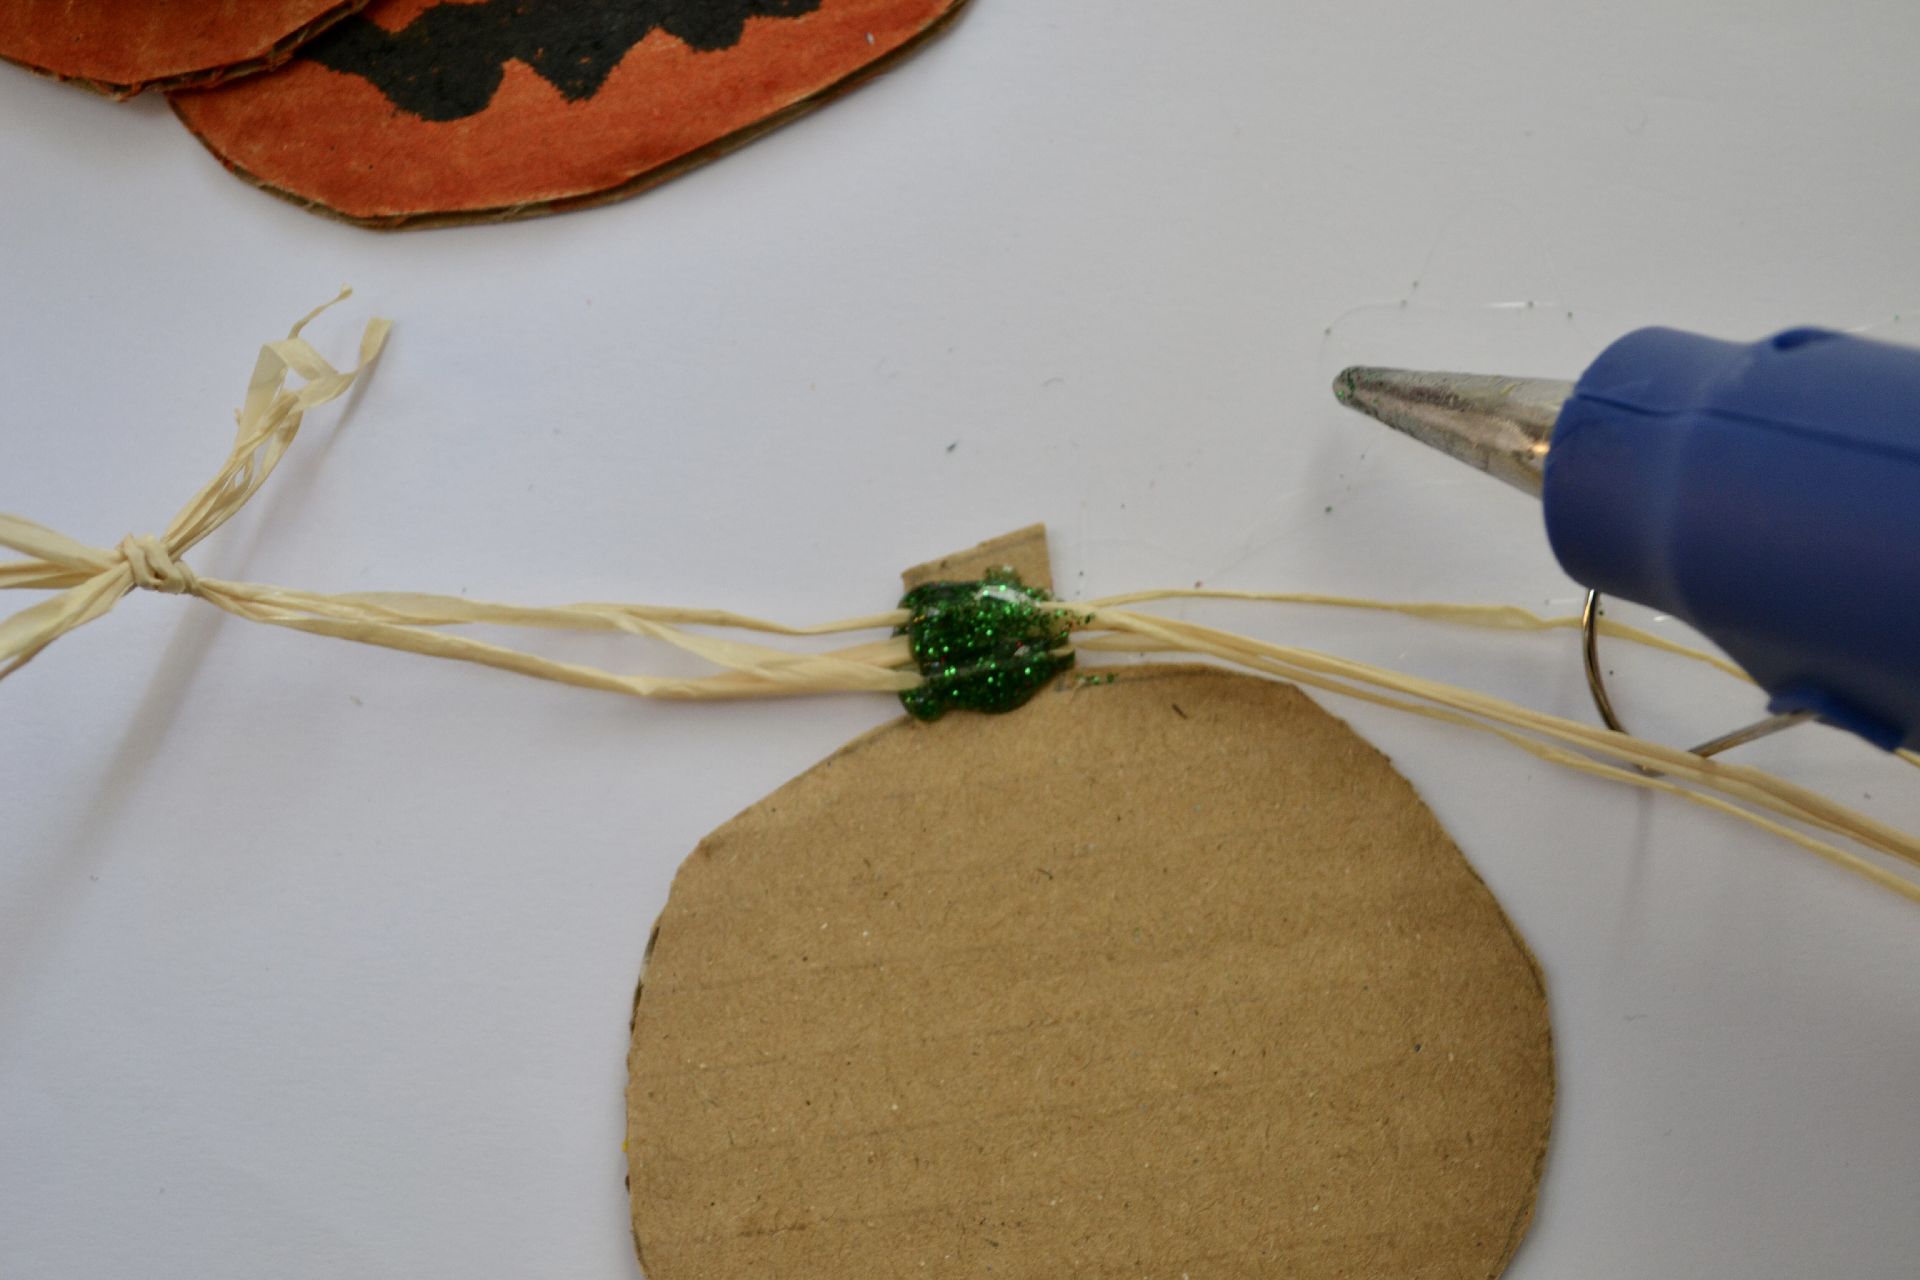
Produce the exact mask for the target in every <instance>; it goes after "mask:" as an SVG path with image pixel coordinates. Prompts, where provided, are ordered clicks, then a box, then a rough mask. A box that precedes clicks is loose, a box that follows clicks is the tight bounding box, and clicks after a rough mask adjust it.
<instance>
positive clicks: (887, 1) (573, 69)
mask: <svg viewBox="0 0 1920 1280" xmlns="http://www.w3.org/2000/svg"><path fill="white" fill-rule="evenodd" d="M963 3H964V0H645V2H644V3H627V4H609V3H608V2H607V0H596V2H594V3H584V2H583V3H579V4H564V3H561V4H554V3H548V4H541V5H529V4H525V3H524V2H523V0H379V2H378V3H376V4H374V5H373V6H372V7H371V8H369V9H368V10H367V11H366V13H364V14H362V15H360V16H358V17H356V18H353V19H352V20H350V21H348V22H344V23H342V24H340V26H338V27H336V28H335V29H334V30H332V31H331V32H329V33H328V34H327V36H326V37H325V38H323V39H321V40H318V41H315V42H314V43H313V44H311V45H309V46H308V47H306V48H304V49H302V50H301V52H300V56H299V57H297V58H296V59H294V60H293V61H292V62H291V63H290V64H288V65H287V66H286V67H285V68H283V69H282V70H280V71H278V72H275V73H274V74H273V75H271V76H266V77H257V78H254V79H252V80H249V81H246V82H243V83H239V84H234V85H231V86H226V87H223V88H220V89H215V90H211V91H207V92H196V93H185V94H178V95H175V96H174V98H173V105H174V110H175V111H176V112H177V113H178V114H179V116H180V118H181V120H183V121H184V122H185V123H186V125H187V127H188V128H189V129H191V130H192V131H193V132H194V134H195V135H196V136H198V137H199V139H200V140H201V141H202V142H203V143H205V144H206V146H207V148H208V149H209V150H211V151H212V152H213V153H214V155H215V156H217V157H219V159H220V161H221V163H222V164H224V165H226V166H227V168H228V169H230V170H232V171H233V172H234V173H236V174H238V175H239V176H240V177H242V178H244V179H246V180H247V181H249V182H252V183H254V184H256V185H258V186H260V187H263V188H265V189H266V190H268V191H271V192H273V193H275V194H276V195H280V196H283V197H285V198H287V199H289V200H292V201H294V202H295V203H298V204H301V205H304V206H306V207H308V208H311V209H314V210H316V211H318V212H322V213H327V214H332V215H334V216H336V217H340V218H344V219H346V220H348V221H351V222H359V223H364V224H367V225H371V226H386V227H393V226H406V225H414V224H421V223H444V222H466V221H483V220H498V219H504V218H516V217H526V216H530V215H533V214H541V213H554V212H559V211H561V210H565V209H572V208H578V207H581V206H584V205H590V204H598V203H603V202H605V201H608V200H614V199H619V198H621V197H624V196H628V195H633V194H635V193H637V192H639V191H642V190H645V189H646V188H647V187H650V186H653V185H655V184H657V183H659V182H662V181H664V180H665V179H667V178H670V177H672V176H674V175H676V174H678V173H681V172H684V171H685V170H687V169H689V168H691V167H693V166H695V165H698V164H700V163H703V162H704V161H706V160H709V159H712V158H714V157H715V156H718V155H721V154H724V153H725V152H726V151H729V150H731V149H733V148H735V147H738V146H740V145H742V144H743V143H745V142H746V141H748V140H750V139H752V138H754V137H756V136H758V135H759V134H760V133H763V132H765V131H767V130H769V129H772V128H774V127H775V126H777V125H780V124H784V123H786V122H787V121H789V120H792V119H793V118H795V117H796V116H798V115H801V114H803V113H804V112H806V111H808V110H811V109H812V108H814V107H817V106H819V105H821V104H822V103H824V102H826V101H828V100H829V99H831V98H832V97H833V96H835V95H836V94H838V93H840V92H843V91H845V90H846V89H849V88H851V87H853V86H854V85H855V84H858V83H859V82H860V81H862V80H864V79H865V78H866V77H868V76H870V75H872V74H873V73H875V72H877V71H879V70H881V69H882V68H884V67H885V66H886V65H887V64H889V63H890V62H892V61H893V60H894V59H895V58H897V57H899V56H901V55H903V54H905V53H906V52H908V51H909V50H911V49H913V48H915V47H917V46H918V45H919V44H920V43H921V42H922V41H923V40H925V39H927V38H928V37H929V36H931V35H932V34H934V33H935V32H936V31H938V30H940V29H941V28H943V27H944V26H945V25H946V23H947V22H948V20H950V19H951V18H952V17H953V16H955V15H956V14H957V13H958V12H959V10H960V9H961V7H962V5H963Z"/></svg>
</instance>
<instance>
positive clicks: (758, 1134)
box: [628, 667, 1553, 1280]
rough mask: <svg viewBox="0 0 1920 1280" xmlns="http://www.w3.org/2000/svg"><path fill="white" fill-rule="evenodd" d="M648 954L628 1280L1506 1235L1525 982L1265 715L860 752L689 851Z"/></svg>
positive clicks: (1474, 1248) (1375, 820) (1428, 1246)
mask: <svg viewBox="0 0 1920 1280" xmlns="http://www.w3.org/2000/svg"><path fill="white" fill-rule="evenodd" d="M649 957H650V958H649V960H648V963H647V967H646V972H645V974H644V981H643V983H642V986H641V990H640V993H639V995H638V997H637V999H636V1004H635V1009H634V1022H633V1045H632V1052H631V1057H630V1062H629V1067H630V1085H629V1092H628V1150H629V1161H630V1178H629V1184H630V1187H631V1191H632V1200H633V1225H634V1235H635V1239H636V1243H637V1245H638V1248H639V1250H640V1255H641V1263H642V1267H643V1269H644V1270H645V1271H646V1274H647V1275H648V1276H649V1277H650V1280H720V1278H722V1277H726V1278H732V1277H748V1276H763V1275H764V1276H780V1277H782V1278H783V1280H809V1278H811V1277H820V1278H821V1280H826V1278H828V1277H831V1278H832V1280H862V1278H865V1277H872V1278H874V1280H880V1278H883V1277H884V1278H887V1280H895V1278H897V1277H901V1276H925V1277H931V1278H934V1280H941V1278H944V1277H958V1276H979V1275H985V1274H993V1275H997V1276H1014V1277H1033V1278H1034V1280H1041V1278H1043V1277H1045V1278H1049V1280H1050V1278H1052V1277H1058V1276H1072V1275H1080V1276H1141V1277H1166V1278H1168V1280H1180V1278H1181V1277H1190V1278H1192V1280H1198V1278H1199V1277H1209V1278H1216V1277H1252V1276H1262V1277H1265V1276H1356V1277H1357V1276H1395V1277H1433V1278H1435V1280H1438V1278H1440V1277H1446V1278H1448V1280H1454V1278H1456V1277H1460V1276H1474V1277H1481V1276H1493V1275H1497V1274H1498V1273H1499V1272H1500V1271H1501V1270H1502V1269H1503V1268H1504V1266H1505V1264H1506V1261H1507V1259H1508V1258H1509V1257H1510V1256H1511V1254H1512V1252H1513V1250H1514V1248H1515V1247H1516V1246H1517V1244H1518V1242H1519V1240H1520V1237H1521V1235H1522V1234H1523V1232H1524V1231H1525V1229H1526V1226H1527V1224H1528V1222H1529V1220H1530V1218H1531V1216H1532V1207H1533V1199H1534V1193H1535V1187H1536V1183H1537V1180H1538V1177H1539V1171H1540V1165H1541V1161H1542V1159H1543V1157H1544V1154H1545V1150H1546V1141H1547V1131H1548V1124H1549V1119H1550V1116H1551V1112H1552V1100H1553V1065H1552V1052H1551V1045H1550V1036H1549V1030H1548V1022H1547V1008H1546V998H1545V994H1544V991H1543V988H1542V984H1541V979H1540V974H1539V971H1538V969H1537V967H1536V966H1535V964H1534V962H1533V959H1532V957H1531V956H1530V954H1529V953H1528V951H1527V948H1526V946H1525V944H1524V943H1523V942H1522V941H1521V940H1520V938H1519V937H1518V936H1517V935H1516V934H1515V933H1514V931H1513V929H1512V928H1511V926H1510V925H1509V924H1508V922H1507V920H1506V918H1505V916H1504V915H1503V914H1502V913H1501V910H1500V908H1499V905H1498V904H1497V903H1496V902H1495V901H1494V899H1493V897H1492V895H1491V894H1490V893H1489V892H1488V891H1487V889H1486V887H1485V886H1484V885H1483V884H1482V883H1481V882H1480V880H1479V879H1478V877H1476V876H1475V875H1474V873H1473V871H1472V870H1471V869H1470V868H1469V867H1468V866H1467V864H1466V862H1465V860H1464V859H1463V858H1462V857H1461V855H1460V852H1459V850H1458V849H1457V848H1455V846H1454V845H1453V843H1452V841H1451V840H1450V839H1449V838H1448V837H1447V834H1446V832H1445V831H1443V830H1442V829H1441V828H1440V826H1439V824H1438V823H1437V822H1436V821H1435V820H1434V818H1433V815H1432V814H1431V813H1430V812H1429V811H1428V810H1427V808H1426V806H1425V805H1424V804H1422V803H1421V801H1420V799H1419V797H1418V796H1417V795H1416V794H1415V793H1414V791H1413V789H1412V788H1411V787H1410V786H1409V785H1408V784H1407V783H1406V781H1405V780H1404V779H1402V778H1401V777H1400V776H1399V775H1398V774H1397V773H1395V772H1394V770H1393V768H1392V766H1391V765H1390V764H1389V763H1388V761H1387V760H1386V758H1385V757H1384V756H1382V755H1381V754H1380V753H1379V752H1377V751H1375V750H1374V749H1373V748H1371V747H1370V746H1368V745H1367V744H1366V743H1365V742H1364V741H1362V740H1361V739H1360V738H1359V737H1358V736H1357V735H1355V734H1354V733H1353V732H1352V731H1351V730H1350V729H1348V728H1347V727H1346V725H1344V724H1343V723H1341V722H1340V721H1339V720H1337V719H1335V718H1334V717H1332V716H1331V715H1328V714H1327V713H1326V712H1324V711H1322V710H1320V709H1319V708H1318V707H1317V706H1316V705H1315V704H1314V703H1312V702H1311V701H1310V700H1309V699H1307V698H1306V697H1305V696H1304V695H1303V694H1301V693H1300V692H1299V691H1298V690H1296V689H1294V688H1292V687H1290V686H1286V685H1282V684H1278V683H1274V682H1270V681H1264V680H1260V679H1257V678H1254V677H1249V676H1241V675H1234V674H1229V673H1226V672H1221V671H1218V670H1214V669H1211V668H1194V667H1141V668H1131V669H1128V670H1126V671H1125V672H1123V673H1122V674H1121V675H1120V676H1119V678H1118V680H1117V681H1116V682H1115V683H1112V684H1104V685H1088V684H1086V683H1083V682H1082V681H1079V680H1076V679H1068V680H1064V681H1062V682H1060V683H1059V684H1058V685H1057V686H1055V687H1054V688H1052V689H1050V690H1048V691H1046V692H1043V693H1041V694H1040V696H1039V697H1037V698H1036V699H1035V700H1034V701H1033V702H1032V703H1030V704H1029V705H1028V706H1027V707H1025V708H1023V709H1022V710H1020V711H1019V712H1016V713H1013V714H1011V715H1007V716H1002V717H981V716H965V715H952V716H948V717H946V718H944V719H943V720H940V721H937V722H934V723H931V724H924V723H918V722H914V721H909V720H902V721H899V722H896V723H894V724H891V725H888V726H885V727H883V728H881V729H878V730H876V731H874V732H873V733H871V734H869V735H867V736H865V737H863V738H861V739H859V740H857V741H856V742H854V743H853V744H851V745H850V746H848V747H847V748H845V749H844V750H843V751H841V752H840V753H839V754H838V755H836V756H834V757H833V758H831V759H830V760H828V761H826V762H825V763H823V764H821V765H819V766H818V767H816V768H815V769H813V770H812V771H811V772H809V773H807V774H805V775H803V776H802V777H800V778H798V779H796V780H795V781H793V782H791V783H789V784H788V785H787V786H785V787H783V788H782V789H780V790H779V791H777V792H775V793H774V794H773V795H771V796H769V797H768V798H767V799H765V800H764V801H762V802H761V803H759V804H757V805H755V806H753V807H752V808H750V809H748V810H747V811H746V812H745V813H743V814H741V815H740V816H739V817H737V818H735V819H734V820H733V821H731V822H729V823H727V824H726V825H725V826H723V827H721V828H720V829H719V830H717V831H715V832H714V833H713V834H712V835H711V836H709V837H708V838H707V839H706V840H705V841H704V842H702V844H701V845H700V847H699V848H698V849H697V850H695V852H694V853H693V855H692V856H691V857H690V858H689V859H688V860H687V862H686V863H685V865H684V866H683V867H682V868H681V870H680V872H679V874H678V876H677V878H676V879H675V881H674V885H673V889H672V893H671V895H670V897H669V901H668V903H667V907H666V909H665V911H664V913H663V914H662V916H661V918H660V920H659V923H658V925H657V926H656V931H655V934H654V938H653V942H652V944H651V945H650V947H649Z"/></svg>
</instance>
